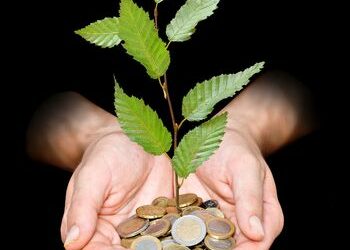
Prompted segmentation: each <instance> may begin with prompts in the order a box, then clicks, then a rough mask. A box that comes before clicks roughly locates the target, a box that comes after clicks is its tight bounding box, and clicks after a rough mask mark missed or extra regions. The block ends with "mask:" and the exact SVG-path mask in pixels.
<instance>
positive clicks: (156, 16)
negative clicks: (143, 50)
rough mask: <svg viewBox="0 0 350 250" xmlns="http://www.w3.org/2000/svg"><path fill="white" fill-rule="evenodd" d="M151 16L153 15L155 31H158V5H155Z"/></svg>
mask: <svg viewBox="0 0 350 250" xmlns="http://www.w3.org/2000/svg"><path fill="white" fill-rule="evenodd" d="M153 15H154V24H155V26H156V29H157V30H158V4H157V3H156V7H154V11H153Z"/></svg>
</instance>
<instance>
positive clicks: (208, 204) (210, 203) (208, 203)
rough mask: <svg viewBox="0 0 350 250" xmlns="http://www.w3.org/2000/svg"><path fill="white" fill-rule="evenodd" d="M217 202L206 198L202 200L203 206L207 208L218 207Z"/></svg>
mask: <svg viewBox="0 0 350 250" xmlns="http://www.w3.org/2000/svg"><path fill="white" fill-rule="evenodd" d="M218 206H219V202H218V201H217V200H207V201H205V202H203V207H204V208H208V207H218Z"/></svg>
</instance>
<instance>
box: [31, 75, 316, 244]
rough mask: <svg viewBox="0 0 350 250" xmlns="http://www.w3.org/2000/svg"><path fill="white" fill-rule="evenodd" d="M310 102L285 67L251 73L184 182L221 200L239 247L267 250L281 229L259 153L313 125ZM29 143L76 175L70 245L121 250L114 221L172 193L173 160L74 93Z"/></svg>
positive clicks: (68, 223)
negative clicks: (217, 141) (215, 144)
mask: <svg viewBox="0 0 350 250" xmlns="http://www.w3.org/2000/svg"><path fill="white" fill-rule="evenodd" d="M308 100H309V96H308V94H307V92H305V91H304V89H303V88H302V87H300V86H299V84H298V83H297V82H296V81H295V80H294V79H292V78H291V77H289V76H287V75H285V74H283V73H279V72H274V73H269V74H265V75H263V76H262V77H260V78H258V79H257V80H256V81H255V82H253V83H251V84H250V86H249V87H248V88H246V89H245V90H244V91H243V92H242V93H241V94H240V95H239V96H238V97H237V98H235V99H234V100H233V101H231V102H230V103H229V104H228V105H227V106H226V107H225V108H224V109H223V110H222V111H221V112H223V111H227V112H228V118H229V119H228V125H227V128H226V133H225V136H224V139H223V142H222V144H221V145H220V148H219V149H218V150H217V151H216V152H215V154H214V155H212V156H211V157H210V158H209V160H208V161H207V162H205V163H204V164H203V166H201V167H200V168H199V169H198V170H197V172H196V173H195V174H191V175H190V176H189V177H188V178H187V179H186V180H185V182H184V184H183V186H182V188H181V193H187V192H192V193H196V194H197V195H198V196H201V197H202V198H203V199H204V200H205V199H217V200H218V201H219V204H220V206H221V209H222V210H223V212H224V213H225V215H226V216H227V217H228V218H230V219H232V220H233V221H234V223H235V225H237V228H236V233H235V238H236V240H237V248H236V249H238V250H249V249H261V250H263V249H268V248H269V247H270V246H271V244H272V242H273V240H274V239H275V238H276V237H277V236H278V234H279V233H280V232H281V230H282V227H283V213H282V210H281V207H280V204H279V202H278V198H277V192H276V187H275V183H274V180H273V176H272V173H271V171H270V169H269V167H268V165H267V164H266V162H265V160H264V157H265V156H266V155H267V154H270V153H272V152H274V151H276V150H277V149H279V148H280V147H282V146H283V145H285V144H286V143H288V142H290V141H292V140H294V139H296V138H298V137H300V136H302V135H304V134H306V133H308V132H309V131H311V129H312V128H313V127H314V123H313V119H312V116H311V112H309V110H310V108H309V107H310V106H311V105H310V104H309V103H308ZM53 111H54V112H55V115H54V116H53V115H52V113H53ZM27 142H28V144H27V149H28V153H29V155H31V156H32V157H33V158H34V159H37V160H40V161H43V162H46V163H49V164H52V165H55V166H59V167H62V168H65V169H68V170H71V171H74V173H73V175H72V177H71V180H70V182H69V185H68V188H67V193H66V204H65V212H64V215H63V219H62V226H61V235H62V240H63V242H65V248H66V249H68V250H75V249H84V250H86V249H89V250H90V249H91V250H93V249H99V250H107V249H123V248H122V247H121V246H120V238H119V236H118V234H117V233H116V231H115V229H114V227H116V226H117V225H118V224H119V223H120V222H121V221H122V220H124V219H125V218H126V217H128V216H130V215H132V214H134V213H135V210H136V208H137V207H138V206H140V205H144V204H150V203H151V201H152V200H153V199H154V198H156V197H159V196H167V197H173V195H174V188H173V183H172V182H170V181H169V180H172V179H173V173H172V170H171V164H170V159H169V158H168V157H167V156H166V155H161V156H152V155H150V154H148V153H145V152H144V151H143V149H142V148H141V147H140V146H138V145H137V144H136V143H133V142H131V141H130V140H129V139H128V138H127V136H126V135H124V134H123V132H122V131H121V128H120V127H119V125H118V123H117V121H116V118H115V117H113V116H112V115H111V114H109V113H107V112H105V111H104V110H102V109H100V108H99V107H97V106H96V105H94V104H92V103H91V102H89V101H88V100H86V99H85V98H83V97H82V96H80V95H78V94H76V93H72V92H69V93H63V94H60V95H57V96H56V97H53V98H51V99H50V100H49V101H48V102H47V103H45V104H44V105H43V106H42V107H41V108H40V109H39V110H38V112H37V113H36V114H35V115H34V117H33V120H32V122H31V124H30V126H29V129H28V140H27ZM44 149H45V150H44ZM131 169H132V172H131ZM251 218H253V220H251ZM251 221H252V222H253V224H251V223H250V222H251ZM259 223H261V227H259ZM77 227H78V228H79V235H77V231H76V228H77ZM73 228H74V230H72V229H73ZM69 231H71V236H72V231H75V232H74V233H73V236H75V237H73V238H72V237H71V236H68V232H69Z"/></svg>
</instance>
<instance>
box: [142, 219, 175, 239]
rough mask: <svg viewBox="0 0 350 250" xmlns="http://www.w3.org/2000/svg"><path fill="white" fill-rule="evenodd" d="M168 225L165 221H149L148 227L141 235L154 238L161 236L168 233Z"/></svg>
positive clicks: (168, 222)
mask: <svg viewBox="0 0 350 250" xmlns="http://www.w3.org/2000/svg"><path fill="white" fill-rule="evenodd" d="M170 225H171V224H170V221H168V220H165V219H157V220H154V221H151V223H150V224H149V227H148V228H147V229H146V230H145V231H143V232H142V233H141V235H151V236H154V237H160V236H163V235H165V234H166V233H167V232H168V231H169V229H170Z"/></svg>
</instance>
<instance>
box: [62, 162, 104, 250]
mask: <svg viewBox="0 0 350 250" xmlns="http://www.w3.org/2000/svg"><path fill="white" fill-rule="evenodd" d="M101 169H102V168H99V167H98V166H84V167H82V168H81V170H80V172H79V173H78V174H77V176H76V179H75V180H74V181H75V185H74V191H73V195H72V198H71V202H70V204H69V206H70V207H69V209H68V211H67V222H66V223H67V234H66V236H65V242H64V245H65V248H66V249H68V250H75V249H82V248H83V247H84V246H85V245H86V244H87V243H88V241H89V240H90V239H91V237H92V236H93V234H94V232H95V229H96V222H97V214H98V212H99V211H100V209H101V207H102V204H103V201H104V199H105V194H106V190H107V187H108V183H109V180H108V179H107V178H108V177H106V176H105V175H106V173H103V171H101Z"/></svg>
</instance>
